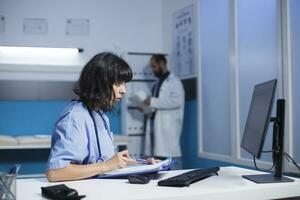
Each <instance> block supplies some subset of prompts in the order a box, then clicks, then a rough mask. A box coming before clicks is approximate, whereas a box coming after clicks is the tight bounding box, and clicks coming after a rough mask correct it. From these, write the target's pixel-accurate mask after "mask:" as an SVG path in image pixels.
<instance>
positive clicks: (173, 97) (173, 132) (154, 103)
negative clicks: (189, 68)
mask: <svg viewBox="0 0 300 200" xmlns="http://www.w3.org/2000/svg"><path fill="white" fill-rule="evenodd" d="M150 67H151V69H152V72H153V74H154V75H155V76H156V77H157V78H158V80H157V81H156V82H155V84H154V86H153V88H152V95H151V97H149V98H147V99H146V100H145V101H144V104H145V106H147V107H148V110H151V111H152V112H150V113H148V114H147V115H146V116H147V123H146V140H145V154H146V155H149V156H155V157H156V158H158V159H164V158H166V157H168V156H172V157H173V159H174V160H175V165H174V167H173V169H180V168H182V161H181V149H180V136H181V132H182V125H183V114H184V98H185V95H184V89H183V85H182V82H181V81H180V79H178V78H177V77H176V76H175V75H174V74H173V73H171V72H169V71H168V68H167V60H166V58H165V56H164V55H162V54H154V55H152V57H151V59H150ZM149 108H150V109H149ZM145 110H147V109H145Z"/></svg>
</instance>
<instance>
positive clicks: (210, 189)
mask: <svg viewBox="0 0 300 200" xmlns="http://www.w3.org/2000/svg"><path fill="white" fill-rule="evenodd" d="M185 171H187V170H179V171H169V172H161V173H162V174H163V175H162V179H164V178H167V177H171V176H174V175H177V174H179V173H183V172H185ZM258 173H261V172H257V171H254V170H248V169H244V168H238V167H222V168H221V170H220V171H219V176H213V177H210V178H208V179H205V180H202V181H199V182H197V183H194V184H192V185H190V187H183V188H174V187H160V186H157V180H152V181H150V183H148V184H146V185H132V184H129V183H128V181H127V180H126V179H110V180H109V179H88V180H81V181H69V182H63V183H64V184H66V185H67V186H69V187H71V188H74V189H76V190H77V191H78V192H79V194H80V195H83V194H85V195H87V197H86V198H84V199H86V200H88V199H91V200H94V199H95V200H98V199H99V200H101V199H105V200H108V199H109V200H127V199H143V200H145V199H163V200H168V199H170V200H180V199H183V200H193V199H201V200H202V199H209V200H212V199H239V200H240V199H242V200H247V199H274V198H284V197H292V196H300V179H295V181H294V182H292V183H275V184H274V183H273V184H263V185H262V184H255V183H253V182H250V181H248V180H246V179H243V178H242V177H241V175H245V174H258ZM56 184H58V183H49V182H48V181H47V180H46V179H45V178H40V179H18V180H17V199H18V200H23V199H24V200H28V199H30V200H35V199H43V198H42V197H41V186H49V185H56Z"/></svg>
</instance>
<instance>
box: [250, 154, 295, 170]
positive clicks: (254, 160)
mask: <svg viewBox="0 0 300 200" xmlns="http://www.w3.org/2000/svg"><path fill="white" fill-rule="evenodd" d="M273 152H276V151H274V150H273V151H272V150H270V151H262V153H273ZM283 156H284V158H285V159H286V160H287V161H288V162H289V163H291V164H293V165H294V166H295V167H297V169H298V170H299V171H300V166H299V165H298V164H297V162H296V161H295V160H294V159H293V158H292V157H291V156H290V155H289V154H288V153H286V152H283ZM253 162H254V166H255V169H256V170H258V171H271V170H272V169H273V168H274V163H273V165H272V167H271V168H269V169H260V168H258V166H257V164H256V157H255V156H253Z"/></svg>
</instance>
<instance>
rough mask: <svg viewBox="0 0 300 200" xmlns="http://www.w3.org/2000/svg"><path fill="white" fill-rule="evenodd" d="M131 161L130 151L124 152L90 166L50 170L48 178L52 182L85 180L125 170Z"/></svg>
mask: <svg viewBox="0 0 300 200" xmlns="http://www.w3.org/2000/svg"><path fill="white" fill-rule="evenodd" d="M128 160H129V154H128V151H127V150H125V151H122V152H119V153H117V154H116V155H114V156H113V157H112V158H111V159H109V160H107V161H105V162H102V163H94V164H88V165H78V164H69V165H67V166H66V167H64V168H61V169H50V170H48V171H47V173H46V176H47V179H48V180H49V181H50V182H54V181H69V180H77V179H84V178H88V177H92V176H95V175H98V174H103V173H105V172H109V171H112V170H114V169H117V168H124V167H125V166H126V165H127V163H128Z"/></svg>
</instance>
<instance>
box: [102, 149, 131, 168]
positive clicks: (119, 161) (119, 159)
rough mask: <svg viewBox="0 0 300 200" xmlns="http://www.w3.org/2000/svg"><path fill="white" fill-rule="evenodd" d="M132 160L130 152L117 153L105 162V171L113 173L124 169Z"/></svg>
mask: <svg viewBox="0 0 300 200" xmlns="http://www.w3.org/2000/svg"><path fill="white" fill-rule="evenodd" d="M129 160H130V157H129V153H128V150H124V151H121V152H118V153H116V154H115V155H114V156H113V157H111V158H110V159H109V160H107V161H105V162H104V163H105V165H106V167H107V169H106V170H105V171H107V172H109V171H113V170H115V169H118V168H124V167H125V166H126V165H127V164H128V162H129Z"/></svg>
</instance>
